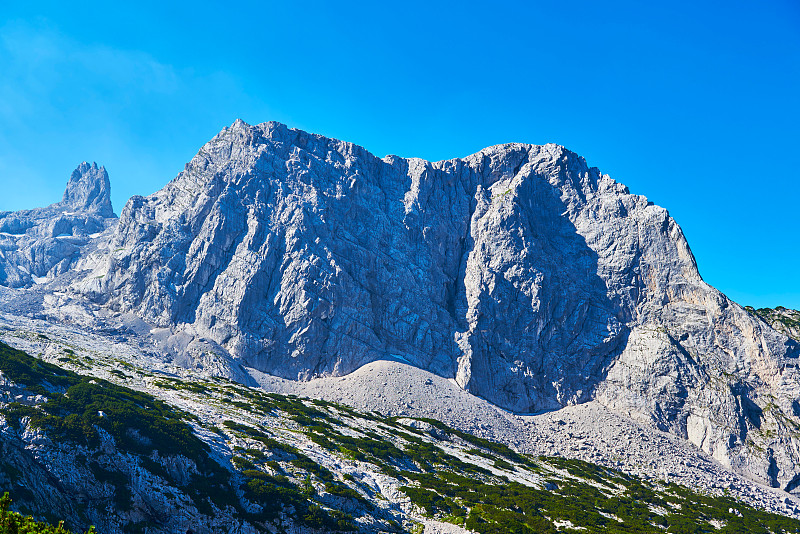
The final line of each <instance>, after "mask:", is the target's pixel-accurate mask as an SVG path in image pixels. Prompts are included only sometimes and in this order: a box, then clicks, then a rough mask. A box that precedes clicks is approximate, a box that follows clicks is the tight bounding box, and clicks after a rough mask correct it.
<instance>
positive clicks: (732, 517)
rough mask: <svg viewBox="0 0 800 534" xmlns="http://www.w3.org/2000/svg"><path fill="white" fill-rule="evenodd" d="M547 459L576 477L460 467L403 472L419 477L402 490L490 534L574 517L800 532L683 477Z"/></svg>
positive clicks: (604, 528)
mask: <svg viewBox="0 0 800 534" xmlns="http://www.w3.org/2000/svg"><path fill="white" fill-rule="evenodd" d="M540 461H543V462H545V463H548V464H550V465H552V466H554V467H558V468H559V469H564V470H566V471H567V472H569V474H570V475H571V476H569V477H566V478H562V479H560V480H559V481H558V484H553V485H550V486H549V487H550V488H552V489H543V488H538V487H530V486H526V485H523V484H520V483H518V482H507V481H506V482H498V481H497V479H495V480H491V479H486V480H484V481H481V480H475V479H474V478H471V477H465V476H462V475H460V474H457V473H452V472H432V473H411V472H403V473H402V475H403V477H405V478H406V479H408V480H410V481H413V482H415V484H414V485H409V486H404V487H402V488H401V490H402V491H403V492H404V493H406V495H408V497H409V498H410V499H411V500H412V502H413V503H414V504H416V505H417V506H419V507H420V508H422V509H423V510H425V512H426V513H428V514H430V515H435V516H438V517H440V518H442V519H444V520H447V521H450V522H452V523H456V524H459V525H462V526H464V527H466V528H468V529H470V530H474V531H476V532H479V533H482V534H489V533H491V534H500V533H506V532H515V533H520V534H525V533H531V534H533V533H537V534H539V533H556V532H559V531H560V530H559V528H558V527H557V526H556V525H557V524H558V525H564V524H566V522H569V523H571V524H572V525H573V526H574V527H581V528H582V529H583V530H582V532H587V533H598V534H599V533H620V534H621V533H656V532H659V533H663V532H668V533H698V534H699V533H712V532H715V533H716V532H723V533H734V532H736V533H751V532H752V533H758V534H767V533H774V534H777V533H782V532H786V533H788V532H800V521H798V520H796V519H791V518H788V517H784V516H780V515H776V514H770V513H767V512H762V511H759V510H756V509H754V508H752V507H749V506H747V505H745V504H743V503H741V502H739V501H736V500H735V499H733V498H732V497H729V496H720V497H715V496H709V495H702V494H699V493H696V492H693V491H691V490H689V489H687V488H684V487H681V486H678V485H675V484H670V485H667V486H656V485H651V484H649V483H645V482H643V481H641V480H639V479H637V478H635V477H629V476H626V475H623V474H622V473H619V472H615V471H613V470H608V469H605V468H602V467H599V466H596V465H594V464H590V463H587V462H581V461H579V460H564V459H562V458H543V459H541V460H540ZM573 477H576V478H573ZM715 525H716V526H715ZM719 525H722V527H721V528H720V529H718V528H717V526H719Z"/></svg>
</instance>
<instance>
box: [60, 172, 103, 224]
mask: <svg viewBox="0 0 800 534" xmlns="http://www.w3.org/2000/svg"><path fill="white" fill-rule="evenodd" d="M61 203H62V204H63V205H65V206H68V207H70V208H72V209H74V210H76V211H84V210H85V211H89V212H93V213H95V214H97V215H100V216H101V217H114V210H113V209H112V207H111V182H110V181H109V179H108V173H107V172H106V169H105V167H102V166H101V167H98V166H97V163H94V162H93V163H91V164H89V163H87V162H86V161H84V162H82V163H81V164H80V165H78V167H77V168H76V169H75V170H74V171H72V175H71V176H70V178H69V181H68V182H67V188H66V190H64V197H63V198H62V200H61Z"/></svg>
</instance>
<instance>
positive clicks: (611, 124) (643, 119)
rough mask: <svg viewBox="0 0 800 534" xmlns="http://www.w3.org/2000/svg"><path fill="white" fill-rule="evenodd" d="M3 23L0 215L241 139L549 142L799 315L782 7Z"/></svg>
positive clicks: (190, 9) (290, 11)
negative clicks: (256, 135)
mask: <svg viewBox="0 0 800 534" xmlns="http://www.w3.org/2000/svg"><path fill="white" fill-rule="evenodd" d="M2 4H3V5H2V9H0V73H1V74H0V183H2V184H3V191H4V194H3V195H2V196H0V210H16V209H22V208H28V207H34V206H40V205H45V204H49V203H51V202H54V201H57V200H59V199H60V196H61V193H62V192H63V189H64V185H65V183H66V180H67V178H68V177H69V174H70V172H71V171H72V169H74V168H75V167H76V166H77V164H78V163H80V162H81V161H83V160H89V161H97V162H98V163H100V164H103V165H105V166H106V168H107V169H108V171H109V174H110V177H111V184H112V191H113V202H114V207H115V210H116V211H117V213H119V211H120V210H121V208H122V206H123V204H124V202H125V201H126V200H127V199H128V198H129V197H130V196H131V195H133V194H149V193H152V192H154V191H156V190H158V189H159V188H161V187H162V186H163V185H164V184H165V183H166V182H167V181H169V180H170V179H171V178H173V177H174V176H175V175H176V174H177V173H178V172H179V171H180V170H181V169H182V168H183V165H184V163H185V162H187V161H188V160H189V159H191V157H192V156H193V155H194V154H195V153H196V151H197V150H198V149H199V148H200V146H201V145H202V144H203V143H205V142H206V141H207V140H208V139H210V138H211V137H212V136H214V135H215V134H216V133H217V132H218V131H219V130H220V129H222V127H224V126H226V125H229V124H230V123H232V122H233V121H234V120H235V119H236V118H242V119H244V120H245V121H246V122H248V123H251V124H256V123H259V122H263V121H267V120H278V121H281V122H285V123H287V124H289V125H290V126H293V127H297V128H302V129H306V130H309V131H313V132H316V133H321V134H324V135H328V136H331V137H337V138H340V139H345V140H348V141H352V142H355V143H358V144H360V145H363V146H364V147H366V148H367V149H369V150H370V151H372V152H374V153H375V154H377V155H379V156H383V155H385V154H388V153H392V154H398V155H401V156H417V157H423V158H426V159H431V160H439V159H446V158H451V157H459V156H465V155H467V154H470V153H473V152H475V151H477V150H480V149H481V148H483V147H485V146H489V145H493V144H498V143H503V142H511V141H519V142H527V143H547V142H555V143H559V144H562V145H565V146H566V147H568V148H570V149H571V150H574V151H575V152H577V153H579V154H581V155H582V156H584V157H585V158H586V160H587V161H588V162H589V164H590V165H594V166H597V167H599V168H600V169H601V170H602V171H603V172H604V173H607V174H610V175H611V176H612V177H613V178H615V179H616V180H618V181H620V182H623V183H625V184H626V185H628V186H629V188H630V189H631V191H632V192H634V193H637V194H642V195H645V196H647V197H648V198H649V199H650V200H652V201H654V202H655V203H657V204H659V205H662V206H664V207H666V208H667V209H668V210H669V211H670V214H671V215H672V216H673V217H674V218H675V219H676V220H677V221H678V223H679V224H680V225H681V226H682V228H683V230H684V233H685V234H686V236H687V238H688V239H689V243H690V245H691V247H692V250H693V252H694V253H695V256H696V257H697V260H698V264H699V266H700V273H701V274H702V275H703V277H704V278H705V279H706V281H708V282H709V283H711V284H713V285H715V286H717V287H718V288H720V289H721V290H722V291H724V292H725V293H726V294H728V295H729V296H730V297H732V298H733V299H734V300H737V301H738V302H740V303H742V304H752V305H755V306H776V305H780V304H782V305H784V306H789V307H794V308H800V237H799V236H800V228H798V227H799V226H800V224H798V223H800V209H799V208H798V197H799V196H800V185H799V179H800V176H798V161H799V160H800V148H799V144H800V103H798V101H799V100H800V99H799V98H798V95H800V3H798V2H797V1H796V0H771V1H769V2H758V3H755V2H742V1H735V0H734V1H726V2H721V1H720V2H703V1H695V2H683V1H673V2H662V3H656V2H614V1H611V2H590V1H585V2H580V1H561V2H555V1H549V2H536V1H530V2H495V3H486V2H468V1H464V2H452V3H450V2H447V3H439V2H432V1H426V2H416V1H406V2H402V3H397V4H394V3H386V2H363V3H362V2H347V3H346V2H316V1H307V2H303V3H292V2H270V1H261V2H257V3H256V2H252V3H251V2H235V3H228V4H226V5H225V9H224V10H220V8H219V7H217V6H216V5H214V4H211V3H208V4H205V3H203V2H138V3H136V4H135V6H134V5H131V6H118V5H112V3H109V2H103V3H93V2H74V3H73V2H46V1H45V2H18V1H14V0H5V1H4V2H2ZM217 5H218V4H217Z"/></svg>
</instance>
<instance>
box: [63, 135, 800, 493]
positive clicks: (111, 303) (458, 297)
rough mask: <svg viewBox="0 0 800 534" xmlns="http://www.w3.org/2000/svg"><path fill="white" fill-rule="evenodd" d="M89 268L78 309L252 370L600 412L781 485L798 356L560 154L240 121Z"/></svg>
mask: <svg viewBox="0 0 800 534" xmlns="http://www.w3.org/2000/svg"><path fill="white" fill-rule="evenodd" d="M105 250H107V252H106V253H105V254H106V255H105V256H104V257H103V258H102V261H98V260H95V261H93V263H92V265H94V268H93V270H92V271H91V272H90V273H89V274H88V275H87V276H86V277H85V278H84V280H83V281H82V282H80V283H79V284H78V285H77V286H76V287H78V288H79V289H80V290H81V291H84V293H85V294H87V295H90V296H91V298H93V299H94V300H95V301H96V302H97V303H99V304H101V305H104V306H105V307H106V308H107V309H109V310H115V311H119V312H132V313H134V314H136V315H138V316H139V317H141V318H143V319H144V320H146V321H147V322H148V323H150V324H152V325H154V326H161V327H168V328H171V329H173V330H175V331H179V330H183V331H185V332H191V334H192V335H193V336H196V337H198V338H205V339H208V340H211V341H213V343H215V344H217V345H218V346H220V347H222V348H224V349H225V350H226V351H227V352H228V353H229V354H231V355H232V356H233V357H234V358H236V359H237V360H238V361H239V362H241V363H243V364H245V365H247V366H250V367H253V368H256V369H258V370H261V371H265V372H268V373H271V374H273V375H278V376H282V377H286V378H292V379H309V378H312V377H315V376H322V375H343V374H347V373H350V372H351V371H353V370H355V369H357V368H358V367H360V366H362V365H363V364H365V363H367V362H370V361H374V360H378V359H386V358H396V359H401V360H405V361H407V362H410V363H411V364H413V365H415V366H418V367H421V368H424V369H428V370H430V371H433V372H435V373H437V374H439V375H441V376H444V377H448V378H454V379H455V381H456V382H457V383H458V384H459V385H460V386H461V387H463V388H465V389H467V390H468V391H470V392H472V393H474V394H476V395H479V396H482V397H484V398H486V399H488V400H490V401H492V402H494V403H496V404H498V405H499V406H501V407H504V408H507V409H510V410H513V411H517V412H535V411H542V410H552V409H557V408H559V407H562V406H565V405H568V404H574V403H580V402H584V401H587V400H590V399H593V398H596V399H598V400H599V401H600V402H602V403H603V404H605V405H606V406H608V407H610V408H612V409H613V410H615V411H618V412H621V413H625V414H628V415H631V416H632V417H634V418H636V419H639V420H642V421H646V422H650V423H653V424H655V425H656V426H658V427H659V428H662V429H664V430H667V431H670V432H673V433H676V434H678V435H680V436H683V437H685V438H687V439H689V440H691V441H692V442H693V443H695V444H696V445H697V446H698V447H700V448H702V449H704V450H706V451H707V452H709V453H710V454H712V455H713V456H714V457H715V458H717V459H718V460H719V461H720V462H722V463H723V464H725V465H729V466H731V467H733V468H735V469H738V470H740V471H743V472H747V473H750V474H752V475H753V476H755V477H757V478H759V479H760V480H764V481H767V482H769V483H771V484H773V485H776V486H782V487H786V486H791V485H793V484H794V485H797V484H796V483H795V482H793V479H794V477H795V474H796V472H797V469H796V467H795V466H797V465H798V454H799V453H798V445H797V442H796V440H795V438H794V437H793V433H792V432H793V430H791V428H793V427H791V425H795V424H797V422H798V421H800V419H798V418H797V413H795V412H796V411H797V412H798V413H800V405H797V403H794V405H793V402H794V400H795V399H796V398H797V397H798V393H799V392H800V387H798V385H799V384H800V380H798V377H797V367H796V365H797V363H796V362H797V357H798V352H799V350H798V345H797V343H796V342H794V341H792V340H790V339H788V338H787V337H786V336H784V335H782V334H780V333H778V332H776V331H774V330H773V329H771V328H769V326H768V325H766V324H765V323H763V322H761V321H759V320H757V319H756V318H754V317H752V316H751V315H749V314H748V313H747V312H746V311H744V310H743V309H742V308H741V307H739V306H738V305H737V304H735V303H733V302H731V301H730V300H728V299H727V298H726V297H725V296H724V295H722V294H721V293H720V292H718V291H717V290H715V289H714V288H712V287H710V286H709V285H707V284H706V283H704V282H703V280H702V279H701V277H700V275H699V274H698V270H697V266H696V264H695V260H694V258H693V256H692V253H691V251H690V249H689V246H688V244H687V243H686V240H685V238H684V236H683V233H682V232H681V230H680V228H679V227H678V225H677V224H676V223H675V221H674V220H673V219H672V218H671V217H670V216H669V214H668V213H667V211H666V210H665V209H663V208H661V207H658V206H655V205H653V204H652V203H650V202H648V201H647V199H646V198H644V197H642V196H638V195H632V194H630V193H629V192H628V190H627V188H626V187H625V186H623V185H621V184H618V183H616V182H615V181H614V180H612V179H611V178H609V177H608V176H606V175H602V174H601V173H600V172H599V171H598V170H597V169H595V168H590V167H588V165H587V164H586V162H585V161H584V160H583V158H581V157H579V156H577V155H576V154H574V153H572V152H569V151H568V150H566V149H564V148H563V147H560V146H557V145H552V144H551V145H544V146H535V145H525V144H506V145H498V146H494V147H490V148H487V149H484V150H482V151H481V152H478V153H477V154H473V155H471V156H468V157H466V158H463V159H452V160H447V161H440V162H428V161H423V160H420V159H413V158H412V159H405V158H400V157H396V156H387V157H385V158H383V159H379V158H377V157H375V156H373V155H372V154H370V153H369V152H367V151H366V150H364V149H363V148H361V147H358V146H356V145H353V144H351V143H346V142H342V141H338V140H335V139H328V138H325V137H321V136H318V135H313V134H309V133H306V132H303V131H299V130H295V129H290V128H287V127H286V126H284V125H282V124H279V123H274V122H270V123H264V124H261V125H257V126H249V125H247V124H245V123H244V122H242V121H237V122H236V123H234V124H233V125H232V126H231V127H230V128H226V129H224V130H223V131H222V132H220V134H219V135H217V136H216V137H215V138H214V139H212V140H211V141H210V142H209V143H207V144H206V145H205V146H204V147H203V148H202V149H201V150H200V152H199V153H198V154H197V156H195V158H194V159H192V161H191V162H190V163H189V164H188V165H187V166H186V169H185V170H184V171H183V172H181V173H180V174H179V175H178V176H177V177H176V178H175V179H174V180H173V181H172V182H170V183H169V184H168V185H167V186H166V187H164V188H163V189H162V190H161V191H159V192H157V193H155V194H153V195H151V196H149V197H134V198H132V199H131V200H130V201H129V202H128V204H127V205H126V206H125V208H124V209H123V212H122V215H121V218H120V222H119V225H118V227H117V229H116V231H115V233H114V234H113V236H112V237H111V238H110V243H109V244H108V246H107V248H106V249H105ZM793 406H794V408H795V409H796V410H795V409H793Z"/></svg>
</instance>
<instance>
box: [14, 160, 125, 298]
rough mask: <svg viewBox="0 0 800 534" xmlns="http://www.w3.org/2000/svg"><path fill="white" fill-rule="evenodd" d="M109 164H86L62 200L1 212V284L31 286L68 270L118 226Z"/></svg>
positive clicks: (70, 182) (68, 186)
mask: <svg viewBox="0 0 800 534" xmlns="http://www.w3.org/2000/svg"><path fill="white" fill-rule="evenodd" d="M110 195H111V185H110V183H109V180H108V174H107V173H106V170H105V168H103V167H99V168H98V167H97V164H96V163H93V164H91V165H89V164H88V163H86V162H83V163H81V164H80V165H79V166H78V168H77V169H75V170H74V171H73V172H72V175H71V176H70V179H69V182H68V183H67V188H66V190H65V191H64V197H63V199H62V200H61V202H57V203H55V204H51V205H50V206H47V207H45V208H36V209H32V210H23V211H15V212H2V213H0V285H5V286H8V287H30V286H32V285H36V284H42V283H45V282H48V281H50V280H52V279H54V278H55V277H56V276H58V275H61V274H64V273H66V272H68V271H69V270H70V269H72V267H73V266H74V265H75V263H76V262H77V261H78V260H79V259H80V258H81V256H82V255H83V254H85V253H86V252H87V250H86V246H87V245H89V243H90V241H91V240H92V238H93V237H97V236H98V235H99V234H101V233H103V232H104V231H106V230H107V229H108V228H110V227H113V226H114V223H116V216H115V215H114V211H113V210H112V209H111V196H110Z"/></svg>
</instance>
